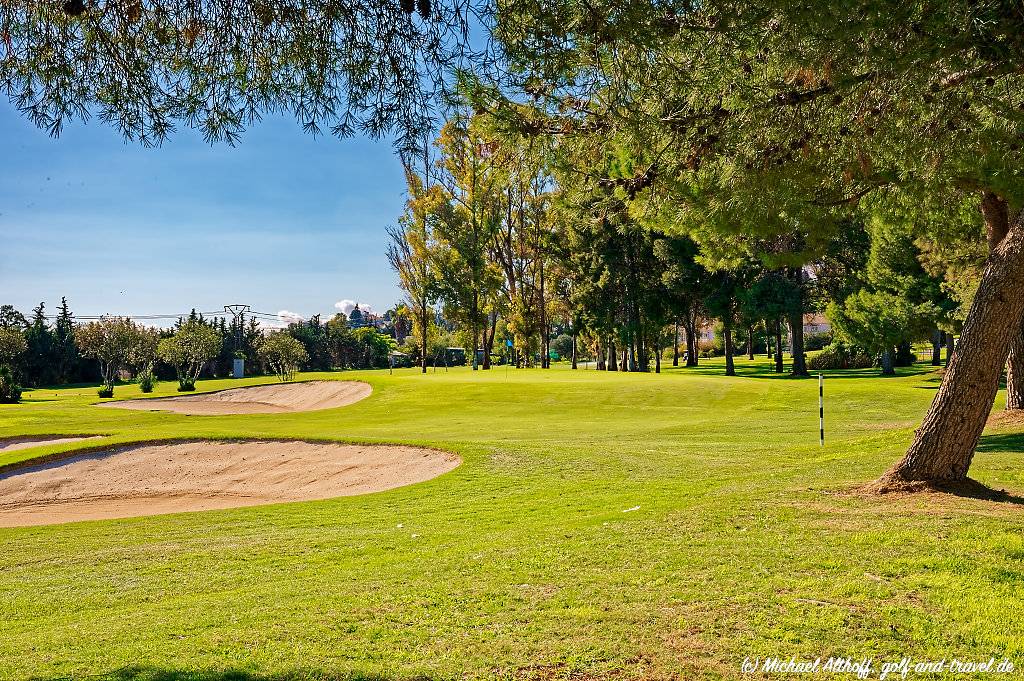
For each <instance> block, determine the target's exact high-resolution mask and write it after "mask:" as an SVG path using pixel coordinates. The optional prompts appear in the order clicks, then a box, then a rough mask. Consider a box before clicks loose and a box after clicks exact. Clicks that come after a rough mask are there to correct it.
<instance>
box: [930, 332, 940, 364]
mask: <svg viewBox="0 0 1024 681" xmlns="http://www.w3.org/2000/svg"><path fill="white" fill-rule="evenodd" d="M940 364H942V332H941V331H939V330H938V329H935V330H934V331H932V366H933V367H937V366H939V365H940Z"/></svg>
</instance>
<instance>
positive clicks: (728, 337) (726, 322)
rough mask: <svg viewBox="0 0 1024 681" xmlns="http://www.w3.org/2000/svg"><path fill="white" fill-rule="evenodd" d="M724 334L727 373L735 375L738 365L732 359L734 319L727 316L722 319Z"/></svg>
mask: <svg viewBox="0 0 1024 681" xmlns="http://www.w3.org/2000/svg"><path fill="white" fill-rule="evenodd" d="M722 327H723V335H724V336H725V375H726V376H735V375H736V365H735V364H734V362H733V359H732V350H733V348H732V320H731V319H729V318H728V317H726V318H725V319H723V320H722Z"/></svg>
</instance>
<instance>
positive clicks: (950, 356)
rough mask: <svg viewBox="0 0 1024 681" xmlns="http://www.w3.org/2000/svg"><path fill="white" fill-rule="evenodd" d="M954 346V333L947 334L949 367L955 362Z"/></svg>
mask: <svg viewBox="0 0 1024 681" xmlns="http://www.w3.org/2000/svg"><path fill="white" fill-rule="evenodd" d="M953 345H954V341H953V334H952V333H947V334H946V366H949V363H950V362H952V361H953Z"/></svg>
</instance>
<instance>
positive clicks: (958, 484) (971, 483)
mask: <svg viewBox="0 0 1024 681" xmlns="http://www.w3.org/2000/svg"><path fill="white" fill-rule="evenodd" d="M858 491H859V492H861V493H863V494H870V495H886V494H896V495H905V494H952V495H954V496H958V497H968V498H971V499H982V500H985V501H1005V502H1014V503H1017V502H1020V501H1021V499H1020V497H1016V496H1014V495H1012V494H1010V493H1009V492H1007V491H1006V490H1001V489H999V490H997V489H992V488H991V487H989V486H988V485H985V484H982V483H980V482H978V481H977V480H974V479H972V478H964V479H962V480H906V479H904V478H901V477H899V476H893V475H883V476H882V477H881V478H879V479H878V480H875V481H874V482H870V483H868V484H867V485H864V486H862V487H860V488H859V489H858Z"/></svg>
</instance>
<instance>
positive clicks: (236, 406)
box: [100, 381, 372, 416]
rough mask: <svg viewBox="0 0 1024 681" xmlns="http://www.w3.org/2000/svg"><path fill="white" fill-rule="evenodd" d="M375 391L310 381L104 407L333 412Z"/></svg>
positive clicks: (215, 411)
mask: <svg viewBox="0 0 1024 681" xmlns="http://www.w3.org/2000/svg"><path fill="white" fill-rule="evenodd" d="M371 392H372V388H370V385H369V384H368V383H363V382H361V381H309V382H306V383H276V384H271V385H254V386H251V387H248V388H232V389H230V390H221V391H219V392H215V393H200V394H198V395H186V396H183V397H157V398H153V399H140V400H122V401H118V402H106V403H104V404H101V405H100V406H101V407H118V408H120V409H141V410H143V411H173V412H175V413H177V414H197V415H211V416H212V415H223V414H280V413H284V412H291V411H314V410H316V409H334V408H335V407H344V406H345V405H348V404H352V403H353V402H358V401H359V400H362V399H364V398H366V397H369V396H370V393H371Z"/></svg>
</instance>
